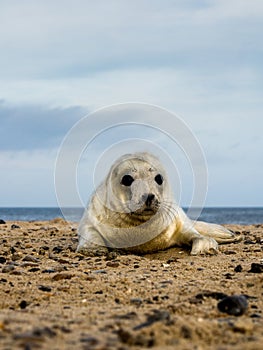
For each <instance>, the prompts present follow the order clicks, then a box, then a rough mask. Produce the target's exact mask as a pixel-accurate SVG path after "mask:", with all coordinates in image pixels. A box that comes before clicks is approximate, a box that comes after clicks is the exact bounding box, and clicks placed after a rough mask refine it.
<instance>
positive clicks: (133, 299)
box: [130, 298, 142, 306]
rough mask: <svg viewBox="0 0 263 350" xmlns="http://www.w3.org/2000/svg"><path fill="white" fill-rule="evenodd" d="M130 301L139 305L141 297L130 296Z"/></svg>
mask: <svg viewBox="0 0 263 350" xmlns="http://www.w3.org/2000/svg"><path fill="white" fill-rule="evenodd" d="M130 303H131V304H134V305H138V306H139V305H141V304H142V299H141V298H131V299H130Z"/></svg>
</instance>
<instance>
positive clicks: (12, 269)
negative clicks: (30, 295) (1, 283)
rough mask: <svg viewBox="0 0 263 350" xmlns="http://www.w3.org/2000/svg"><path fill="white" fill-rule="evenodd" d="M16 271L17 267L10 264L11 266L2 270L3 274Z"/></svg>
mask: <svg viewBox="0 0 263 350" xmlns="http://www.w3.org/2000/svg"><path fill="white" fill-rule="evenodd" d="M14 269H15V266H14V265H12V264H10V265H7V266H4V267H3V268H2V272H3V273H9V272H12V271H14Z"/></svg>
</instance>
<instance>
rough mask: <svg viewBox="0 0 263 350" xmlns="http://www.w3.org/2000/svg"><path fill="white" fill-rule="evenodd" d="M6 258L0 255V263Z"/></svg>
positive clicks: (4, 261)
mask: <svg viewBox="0 0 263 350" xmlns="http://www.w3.org/2000/svg"><path fill="white" fill-rule="evenodd" d="M5 263H6V258H5V257H4V256H0V264H5Z"/></svg>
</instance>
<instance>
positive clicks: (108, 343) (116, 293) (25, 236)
mask: <svg viewBox="0 0 263 350" xmlns="http://www.w3.org/2000/svg"><path fill="white" fill-rule="evenodd" d="M14 225H15V226H14ZM16 226H17V227H16ZM76 227H77V224H75V223H67V222H65V221H63V220H62V219H55V220H52V221H49V222H7V223H6V224H1V225H0V232H1V235H0V240H1V252H0V344H1V345H0V348H1V349H4V350H7V349H10V350H11V349H12V350H13V349H26V350H29V349H49V350H51V349H52V350H55V349H96V350H99V349H100V350H104V349H105V350H106V349H119V350H125V349H144V348H152V349H167V350H168V349H197V350H201V349H216V350H225V349H238V350H240V349H251V350H252V349H253V350H257V349H258V350H259V349H262V348H263V315H262V308H263V269H262V264H263V254H262V253H263V225H250V226H233V225H227V227H228V228H230V229H232V230H234V231H237V232H239V233H242V234H243V235H244V240H243V241H242V242H241V243H237V244H229V245H224V246H222V245H221V246H220V253H219V254H218V255H213V256H197V257H196V256H195V257H192V256H190V255H189V250H187V249H182V248H179V247H175V248H172V249H168V250H166V251H163V252H159V253H156V254H148V255H144V256H136V255H132V254H127V255H115V254H109V255H107V256H102V257H88V258H87V257H84V256H82V255H80V254H78V253H76V252H75V249H76V245H77V233H76ZM252 264H260V265H252ZM251 265H252V270H251ZM241 294H242V295H245V296H246V299H247V301H248V308H247V310H246V311H245V313H244V314H243V315H241V316H233V315H229V314H227V313H223V312H220V311H219V310H218V307H217V304H218V302H219V301H220V300H222V298H223V297H224V296H225V295H230V296H231V295H241Z"/></svg>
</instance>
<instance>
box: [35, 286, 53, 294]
mask: <svg viewBox="0 0 263 350" xmlns="http://www.w3.org/2000/svg"><path fill="white" fill-rule="evenodd" d="M38 289H39V290H41V291H42V292H51V290H52V288H51V287H49V286H43V285H40V286H38Z"/></svg>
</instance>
